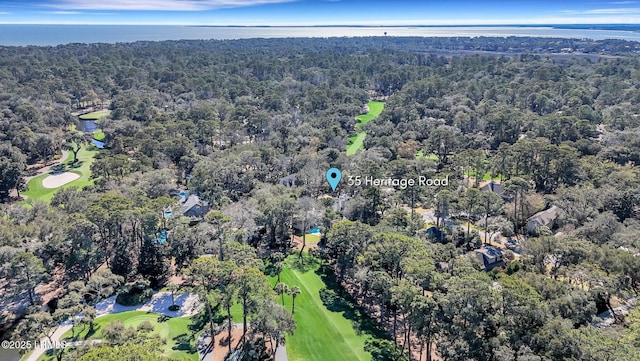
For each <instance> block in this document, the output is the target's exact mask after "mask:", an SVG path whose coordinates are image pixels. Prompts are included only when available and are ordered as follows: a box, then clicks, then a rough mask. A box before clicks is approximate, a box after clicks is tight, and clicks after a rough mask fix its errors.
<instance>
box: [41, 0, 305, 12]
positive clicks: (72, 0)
mask: <svg viewBox="0 0 640 361" xmlns="http://www.w3.org/2000/svg"><path fill="white" fill-rule="evenodd" d="M292 1H294V0H135V1H131V0H110V1H104V0H54V1H53V2H51V3H49V4H47V6H50V7H54V8H59V9H73V10H160V11H163V10H164V11H202V10H210V9H218V8H229V7H244V6H254V5H263V4H277V3H285V2H292Z"/></svg>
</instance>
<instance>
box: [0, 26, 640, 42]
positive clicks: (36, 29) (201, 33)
mask: <svg viewBox="0 0 640 361" xmlns="http://www.w3.org/2000/svg"><path fill="white" fill-rule="evenodd" d="M385 32H386V33H387V36H422V37H456V36H460V37H477V36H497V37H501V36H527V37H557V38H577V39H593V40H604V39H622V40H635V41H640V32H634V31H625V30H591V29H557V28H552V27H531V26H526V27H518V26H485V27H482V26H478V27H195V26H158V25H137V26H133V25H9V24H0V45H18V46H20V45H59V44H68V43H118V42H133V41H138V40H152V41H160V40H181V39H218V40H223V39H248V38H291V37H310V38H313V37H320V38H326V37H362V36H384V35H385Z"/></svg>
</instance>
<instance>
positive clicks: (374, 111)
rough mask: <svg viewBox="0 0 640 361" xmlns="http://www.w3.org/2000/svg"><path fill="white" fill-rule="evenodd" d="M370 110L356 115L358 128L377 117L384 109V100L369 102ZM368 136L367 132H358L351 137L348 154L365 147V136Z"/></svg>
mask: <svg viewBox="0 0 640 361" xmlns="http://www.w3.org/2000/svg"><path fill="white" fill-rule="evenodd" d="M367 105H368V106H369V111H368V112H367V113H366V114H361V115H358V116H357V117H356V128H359V127H360V126H362V125H364V124H367V123H369V122H370V121H372V120H374V119H375V118H377V117H378V116H379V115H380V113H382V110H383V109H384V102H376V101H370V102H369V103H367ZM366 136H367V133H365V132H358V133H356V135H354V136H352V137H349V139H348V144H347V155H354V154H356V153H357V152H358V150H360V149H364V138H365V137H366Z"/></svg>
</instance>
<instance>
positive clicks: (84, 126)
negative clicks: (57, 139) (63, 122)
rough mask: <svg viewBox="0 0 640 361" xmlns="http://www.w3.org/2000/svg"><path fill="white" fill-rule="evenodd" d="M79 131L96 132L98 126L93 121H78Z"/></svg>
mask: <svg viewBox="0 0 640 361" xmlns="http://www.w3.org/2000/svg"><path fill="white" fill-rule="evenodd" d="M80 130H82V131H83V132H85V133H93V132H95V131H96V130H98V124H96V122H95V121H93V120H80Z"/></svg>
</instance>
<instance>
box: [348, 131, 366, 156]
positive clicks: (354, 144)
mask: <svg viewBox="0 0 640 361" xmlns="http://www.w3.org/2000/svg"><path fill="white" fill-rule="evenodd" d="M366 136H367V133H365V132H359V133H357V134H356V135H354V136H353V137H349V144H348V145H347V155H354V154H356V153H357V152H358V151H359V150H360V149H364V138H365V137H366Z"/></svg>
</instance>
